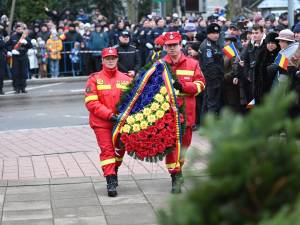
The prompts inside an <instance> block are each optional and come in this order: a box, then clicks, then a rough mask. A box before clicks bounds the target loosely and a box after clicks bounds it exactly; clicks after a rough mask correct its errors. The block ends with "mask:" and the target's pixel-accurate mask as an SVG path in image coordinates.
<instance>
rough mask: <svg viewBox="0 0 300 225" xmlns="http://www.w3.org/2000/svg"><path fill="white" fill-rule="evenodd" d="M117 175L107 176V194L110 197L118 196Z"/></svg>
mask: <svg viewBox="0 0 300 225" xmlns="http://www.w3.org/2000/svg"><path fill="white" fill-rule="evenodd" d="M116 180H117V176H116V175H108V176H107V177H106V182H107V195H108V196H109V197H116V196H117V195H118V193H117V181H116Z"/></svg>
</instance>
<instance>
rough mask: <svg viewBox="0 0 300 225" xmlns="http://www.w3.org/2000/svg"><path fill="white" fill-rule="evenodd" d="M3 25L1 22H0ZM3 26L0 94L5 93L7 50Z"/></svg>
mask: <svg viewBox="0 0 300 225" xmlns="http://www.w3.org/2000/svg"><path fill="white" fill-rule="evenodd" d="M0 26H1V24H0ZM3 28H4V27H0V95H4V92H3V79H4V75H5V73H6V59H5V58H6V50H5V41H4V36H3Z"/></svg>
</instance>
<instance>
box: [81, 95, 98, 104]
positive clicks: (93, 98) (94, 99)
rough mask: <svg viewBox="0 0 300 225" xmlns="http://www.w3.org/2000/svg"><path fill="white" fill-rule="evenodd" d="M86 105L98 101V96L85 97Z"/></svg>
mask: <svg viewBox="0 0 300 225" xmlns="http://www.w3.org/2000/svg"><path fill="white" fill-rule="evenodd" d="M84 100H85V103H87V102H90V101H97V100H98V95H90V96H87V97H85V99H84Z"/></svg>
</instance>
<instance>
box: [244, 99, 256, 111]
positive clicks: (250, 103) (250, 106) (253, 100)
mask: <svg viewBox="0 0 300 225" xmlns="http://www.w3.org/2000/svg"><path fill="white" fill-rule="evenodd" d="M254 106H255V99H252V101H251V102H249V103H248V105H247V106H246V108H247V109H252V108H253V107H254Z"/></svg>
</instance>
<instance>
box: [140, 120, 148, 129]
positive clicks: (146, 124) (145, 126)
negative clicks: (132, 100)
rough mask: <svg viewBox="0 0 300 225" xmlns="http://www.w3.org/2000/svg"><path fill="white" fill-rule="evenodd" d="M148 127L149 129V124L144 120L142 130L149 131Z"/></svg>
mask: <svg viewBox="0 0 300 225" xmlns="http://www.w3.org/2000/svg"><path fill="white" fill-rule="evenodd" d="M147 127H148V122H147V121H145V120H143V121H142V122H141V128H142V130H145V129H147Z"/></svg>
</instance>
